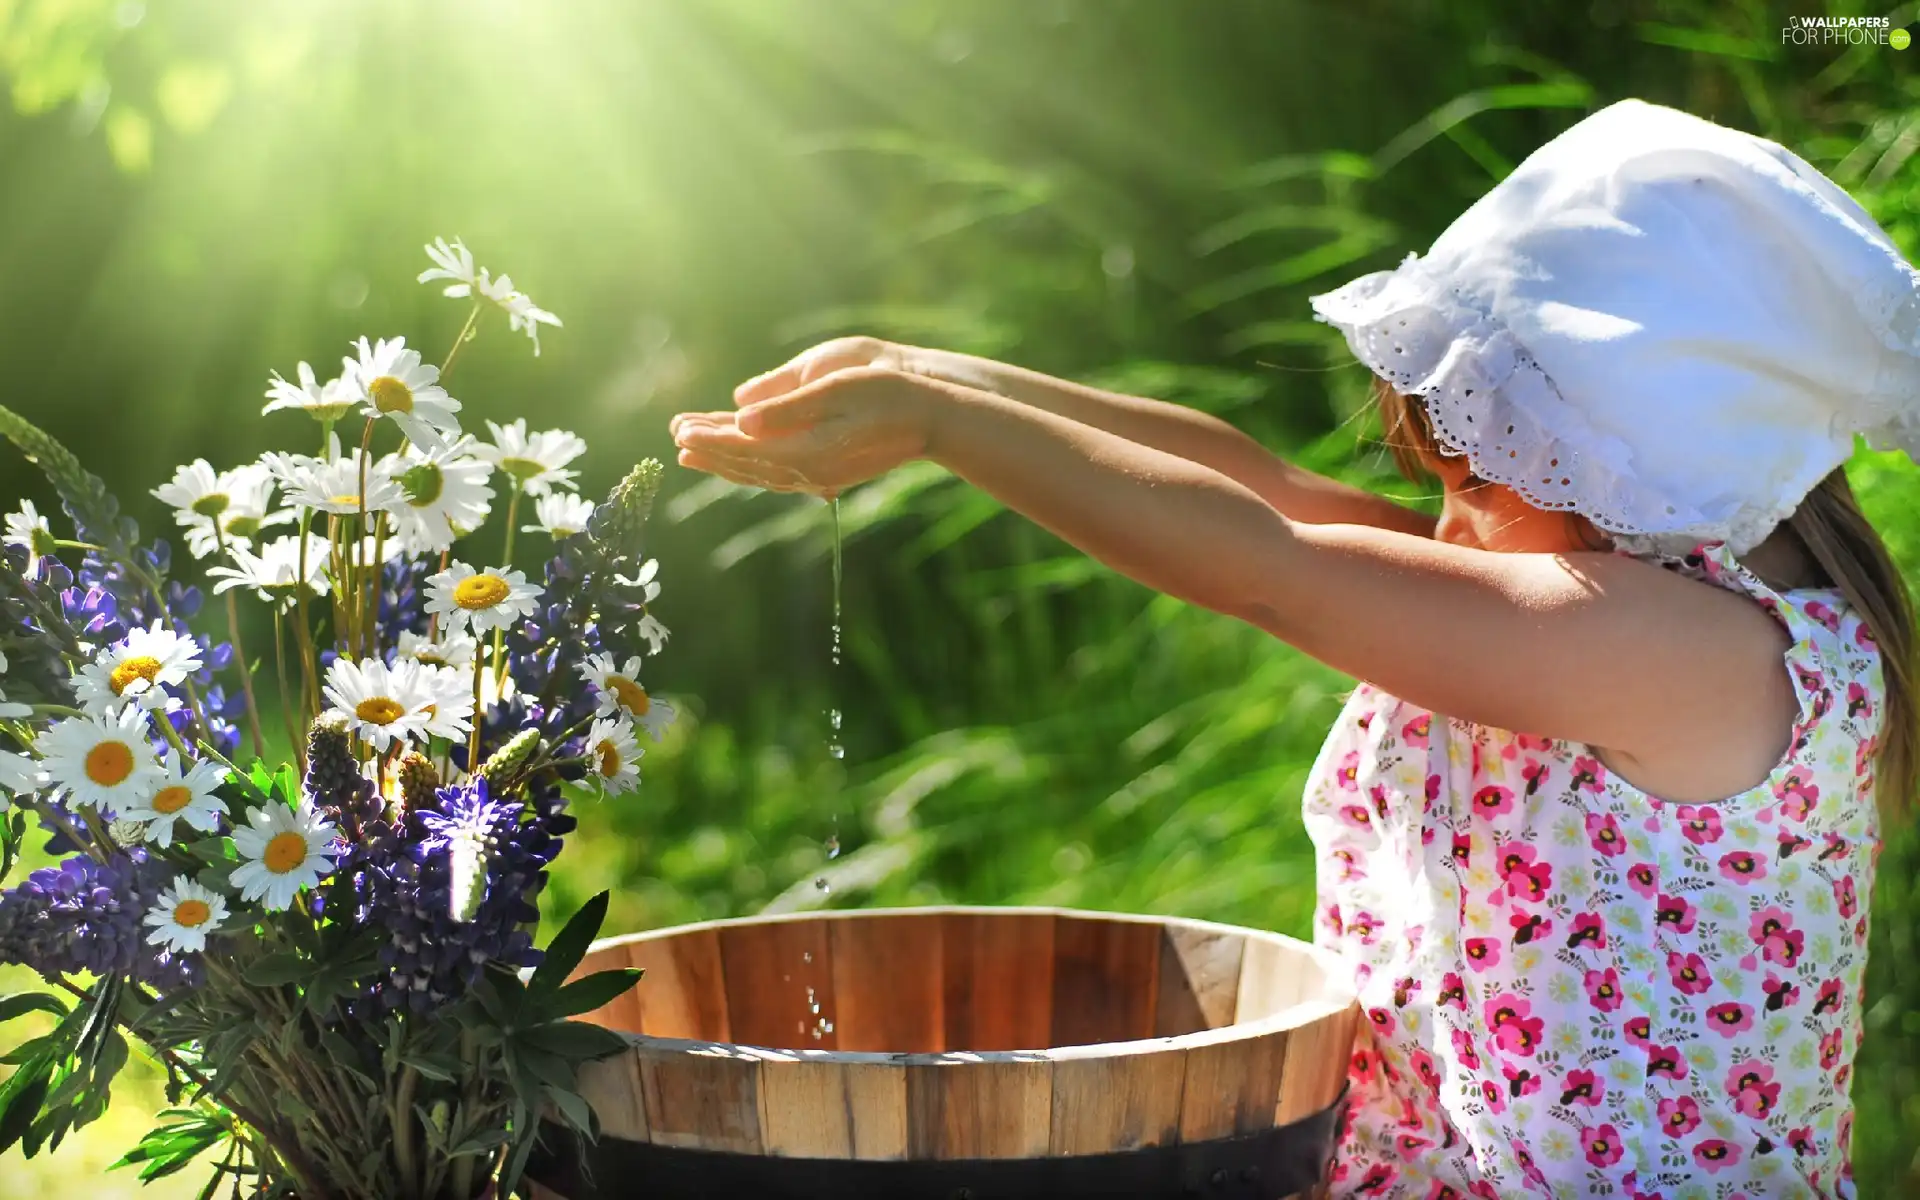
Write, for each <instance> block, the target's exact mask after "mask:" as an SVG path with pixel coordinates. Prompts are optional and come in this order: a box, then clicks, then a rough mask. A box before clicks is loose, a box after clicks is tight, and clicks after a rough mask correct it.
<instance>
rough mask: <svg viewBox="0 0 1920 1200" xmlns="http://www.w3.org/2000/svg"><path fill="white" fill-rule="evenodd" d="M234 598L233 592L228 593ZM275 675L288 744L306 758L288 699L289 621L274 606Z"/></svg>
mask: <svg viewBox="0 0 1920 1200" xmlns="http://www.w3.org/2000/svg"><path fill="white" fill-rule="evenodd" d="M227 595H228V596H232V595H233V593H232V592H228V593H227ZM273 673H274V675H275V676H276V677H277V678H278V679H279V680H280V717H281V719H282V720H284V721H285V722H286V725H287V744H288V745H289V746H291V747H293V752H294V753H295V754H296V755H301V756H302V757H304V754H303V750H304V748H303V747H302V746H301V744H300V731H299V727H298V726H297V725H296V724H295V723H294V711H293V704H292V702H291V701H290V700H289V699H288V698H287V621H286V615H285V614H284V613H283V612H282V611H281V609H280V606H279V605H278V604H275V605H274V606H273ZM306 773H307V764H306V763H305V762H302V763H301V764H300V774H301V775H305V774H306Z"/></svg>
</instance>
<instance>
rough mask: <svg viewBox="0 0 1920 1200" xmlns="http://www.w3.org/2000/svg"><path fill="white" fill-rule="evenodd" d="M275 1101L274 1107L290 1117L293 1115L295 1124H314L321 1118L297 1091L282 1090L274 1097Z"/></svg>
mask: <svg viewBox="0 0 1920 1200" xmlns="http://www.w3.org/2000/svg"><path fill="white" fill-rule="evenodd" d="M273 1103H274V1107H276V1108H278V1109H279V1110H280V1111H281V1112H283V1113H285V1114H287V1115H288V1116H289V1117H292V1118H293V1120H294V1123H295V1124H299V1125H312V1124H316V1123H317V1122H318V1120H319V1118H318V1117H317V1116H315V1115H314V1111H313V1109H312V1108H311V1107H309V1106H308V1104H307V1102H306V1101H305V1100H302V1099H301V1098H300V1097H299V1095H298V1094H297V1093H295V1092H291V1091H282V1092H280V1093H279V1094H278V1095H276V1096H275V1097H274V1099H273Z"/></svg>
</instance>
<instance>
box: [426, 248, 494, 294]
mask: <svg viewBox="0 0 1920 1200" xmlns="http://www.w3.org/2000/svg"><path fill="white" fill-rule="evenodd" d="M426 249H427V257H428V258H430V259H432V260H433V265H432V266H431V267H428V268H427V269H426V270H424V271H422V272H420V278H419V282H421V283H432V282H433V281H434V280H436V279H446V280H450V281H451V282H449V283H448V284H447V286H446V288H445V289H443V290H442V291H441V293H440V294H441V295H443V296H452V297H455V298H456V299H457V298H460V297H464V296H470V295H472V294H473V289H474V288H475V287H476V286H477V285H478V284H479V282H480V276H479V273H478V272H477V271H476V270H475V268H474V265H473V251H471V250H469V249H467V247H466V243H464V242H462V241H461V240H460V239H459V238H455V239H453V244H452V245H448V244H447V239H445V238H443V237H438V238H435V239H433V242H432V244H430V245H429V246H427V248H426Z"/></svg>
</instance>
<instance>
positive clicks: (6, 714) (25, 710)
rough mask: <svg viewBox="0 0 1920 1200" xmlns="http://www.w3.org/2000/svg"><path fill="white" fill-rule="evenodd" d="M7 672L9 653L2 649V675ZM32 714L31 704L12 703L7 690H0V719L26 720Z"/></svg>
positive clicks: (0, 652) (0, 675)
mask: <svg viewBox="0 0 1920 1200" xmlns="http://www.w3.org/2000/svg"><path fill="white" fill-rule="evenodd" d="M6 673H7V655H6V652H5V651H0V677H4V676H5V675H6ZM32 715H33V706H32V705H31V704H10V703H8V701H7V694H6V692H4V691H0V721H24V720H25V719H27V718H28V717H31V716H32Z"/></svg>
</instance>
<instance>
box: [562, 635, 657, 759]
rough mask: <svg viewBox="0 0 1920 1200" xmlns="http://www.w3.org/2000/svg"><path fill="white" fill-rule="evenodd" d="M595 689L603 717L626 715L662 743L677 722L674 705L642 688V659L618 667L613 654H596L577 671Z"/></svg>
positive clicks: (637, 658) (599, 711) (630, 659)
mask: <svg viewBox="0 0 1920 1200" xmlns="http://www.w3.org/2000/svg"><path fill="white" fill-rule="evenodd" d="M575 669H576V670H578V671H579V672H580V677H581V678H582V679H584V680H586V681H587V683H588V685H589V686H591V687H592V688H593V697H594V701H595V705H596V711H598V713H599V714H600V715H601V716H603V717H608V716H626V717H631V718H632V719H633V720H634V721H636V722H638V723H639V724H640V725H641V726H642V727H644V728H645V729H646V731H647V732H648V733H650V734H652V735H653V740H654V741H656V742H657V741H659V740H660V738H661V737H662V735H663V734H664V733H665V732H666V728H667V726H668V725H669V724H670V723H671V722H672V721H673V716H674V713H673V706H672V705H671V704H668V703H667V702H666V701H664V700H656V699H654V698H653V697H652V696H649V695H647V689H646V688H643V687H641V686H640V659H639V656H637V655H636V656H634V657H632V658H629V659H627V665H626V666H625V667H616V666H615V665H614V660H613V655H611V654H595V655H593V656H592V657H590V658H588V659H587V661H585V662H583V663H581V664H580V665H579V666H578V667H576V668H575Z"/></svg>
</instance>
